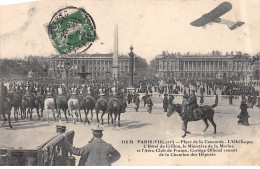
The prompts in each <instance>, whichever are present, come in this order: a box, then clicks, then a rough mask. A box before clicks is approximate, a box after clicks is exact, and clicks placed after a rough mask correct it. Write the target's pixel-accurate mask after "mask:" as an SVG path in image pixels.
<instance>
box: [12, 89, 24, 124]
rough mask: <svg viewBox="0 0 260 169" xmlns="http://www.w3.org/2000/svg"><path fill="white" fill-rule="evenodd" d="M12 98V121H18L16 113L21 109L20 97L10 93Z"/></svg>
mask: <svg viewBox="0 0 260 169" xmlns="http://www.w3.org/2000/svg"><path fill="white" fill-rule="evenodd" d="M11 95H12V97H13V104H12V106H13V107H14V120H15V121H17V120H18V114H19V113H18V111H19V109H21V106H22V96H20V95H19V94H18V93H11ZM21 118H23V116H22V113H21Z"/></svg>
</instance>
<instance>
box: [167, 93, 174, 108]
mask: <svg viewBox="0 0 260 169" xmlns="http://www.w3.org/2000/svg"><path fill="white" fill-rule="evenodd" d="M173 100H174V96H173V95H172V94H170V95H169V100H168V106H169V105H172V104H173Z"/></svg>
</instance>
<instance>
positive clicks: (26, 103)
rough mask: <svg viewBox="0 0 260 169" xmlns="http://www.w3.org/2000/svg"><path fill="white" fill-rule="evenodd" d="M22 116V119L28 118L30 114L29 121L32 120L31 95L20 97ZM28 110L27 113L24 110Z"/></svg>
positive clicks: (32, 105) (32, 104) (32, 101)
mask: <svg viewBox="0 0 260 169" xmlns="http://www.w3.org/2000/svg"><path fill="white" fill-rule="evenodd" d="M21 105H22V106H21V108H22V112H21V113H22V114H23V116H24V118H26V117H27V118H28V115H29V114H30V120H32V109H33V108H34V106H35V105H34V98H33V96H31V95H25V96H23V97H22V103H21ZM27 108H28V110H27V112H26V109H27Z"/></svg>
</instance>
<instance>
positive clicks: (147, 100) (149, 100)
mask: <svg viewBox="0 0 260 169" xmlns="http://www.w3.org/2000/svg"><path fill="white" fill-rule="evenodd" d="M146 104H147V105H148V112H149V113H152V108H153V102H152V99H151V95H150V94H147V98H146Z"/></svg>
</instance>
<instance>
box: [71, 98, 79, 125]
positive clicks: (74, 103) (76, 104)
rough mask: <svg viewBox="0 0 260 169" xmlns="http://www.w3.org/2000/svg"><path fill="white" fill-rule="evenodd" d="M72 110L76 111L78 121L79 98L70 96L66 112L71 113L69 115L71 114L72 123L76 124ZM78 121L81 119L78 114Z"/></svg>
mask: <svg viewBox="0 0 260 169" xmlns="http://www.w3.org/2000/svg"><path fill="white" fill-rule="evenodd" d="M73 110H75V111H76V113H75V114H76V116H77V121H78V114H79V111H80V104H79V99H77V98H73V97H71V98H70V99H69V100H68V113H69V115H70V114H71V116H72V119H73V124H76V122H75V120H74V117H73V112H72V111H73ZM80 121H82V119H81V116H80Z"/></svg>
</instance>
